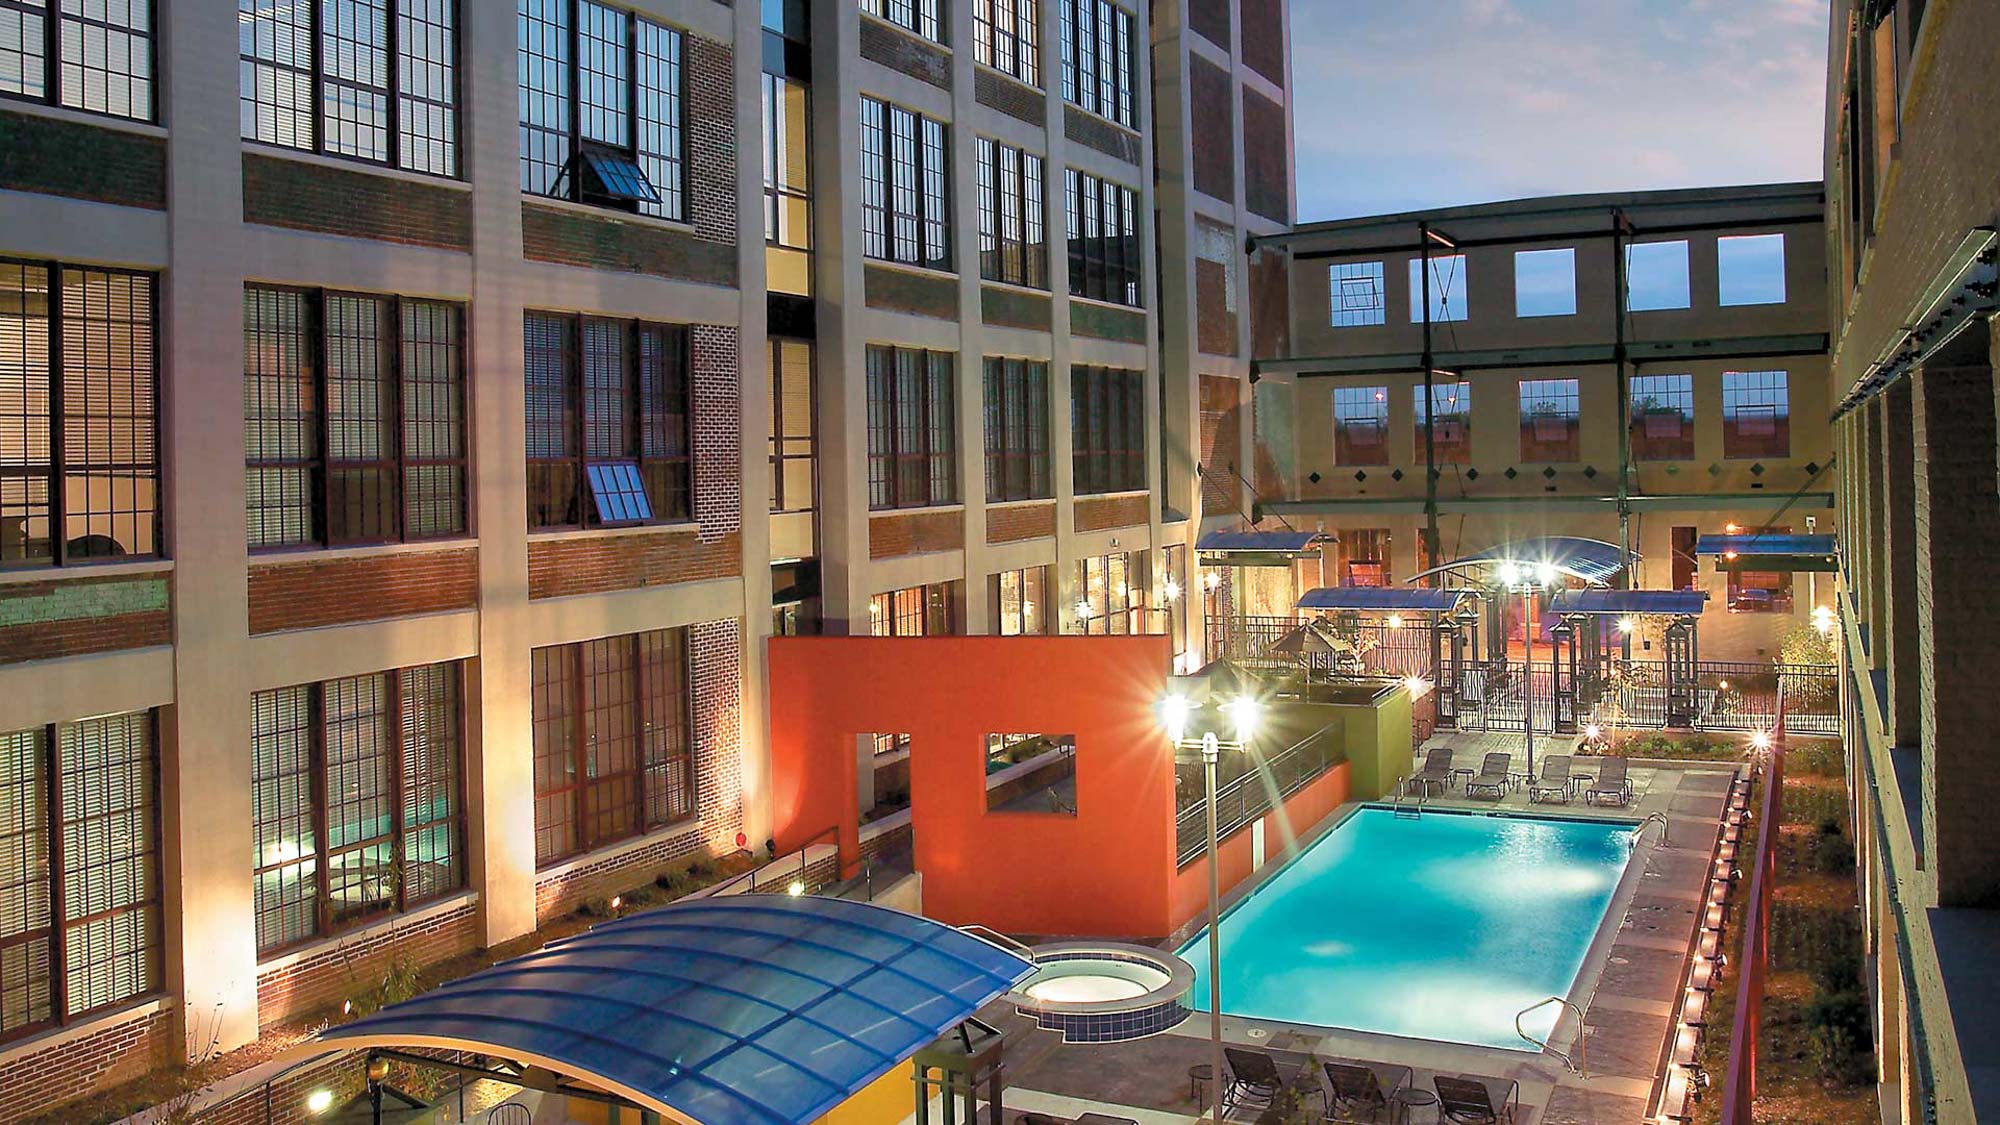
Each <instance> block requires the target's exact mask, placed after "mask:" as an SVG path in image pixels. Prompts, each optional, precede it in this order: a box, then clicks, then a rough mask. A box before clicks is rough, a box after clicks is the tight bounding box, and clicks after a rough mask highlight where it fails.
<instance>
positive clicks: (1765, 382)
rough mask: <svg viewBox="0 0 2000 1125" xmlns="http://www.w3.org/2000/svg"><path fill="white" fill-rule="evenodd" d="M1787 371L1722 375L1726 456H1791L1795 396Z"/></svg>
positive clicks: (1723, 439)
mask: <svg viewBox="0 0 2000 1125" xmlns="http://www.w3.org/2000/svg"><path fill="white" fill-rule="evenodd" d="M1786 383H1787V380H1786V378H1785V373H1784V372H1783V371H1725V372H1723V375H1722V455H1723V456H1724V457H1742V458H1748V457H1788V456H1790V455H1791V451H1792V399H1791V391H1790V388H1789V387H1788V386H1787V385H1786Z"/></svg>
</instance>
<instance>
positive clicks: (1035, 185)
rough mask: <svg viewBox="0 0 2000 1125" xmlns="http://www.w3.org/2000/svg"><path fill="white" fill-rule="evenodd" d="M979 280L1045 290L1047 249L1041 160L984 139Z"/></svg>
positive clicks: (981, 145)
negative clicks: (1043, 216)
mask: <svg viewBox="0 0 2000 1125" xmlns="http://www.w3.org/2000/svg"><path fill="white" fill-rule="evenodd" d="M976 150H977V152H978V156H979V175H978V188H979V276H980V277H981V278H984V279H985V280H987V281H1004V282H1007V283H1009V284H1012V285H1026V286H1030V287H1032V288H1035V289H1046V288H1048V285H1049V273H1048V244H1047V242H1046V240H1045V232H1044V229H1043V221H1042V199H1043V194H1042V192H1043V188H1042V167H1043V161H1042V158H1041V157H1039V156H1036V155H1035V154H1033V153H1030V152H1023V151H1022V150H1020V149H1017V148H1009V147H1008V146H1006V145H1003V144H1000V143H998V142H997V141H994V140H993V139H991V138H989V137H980V138H979V140H978V144H977V146H976Z"/></svg>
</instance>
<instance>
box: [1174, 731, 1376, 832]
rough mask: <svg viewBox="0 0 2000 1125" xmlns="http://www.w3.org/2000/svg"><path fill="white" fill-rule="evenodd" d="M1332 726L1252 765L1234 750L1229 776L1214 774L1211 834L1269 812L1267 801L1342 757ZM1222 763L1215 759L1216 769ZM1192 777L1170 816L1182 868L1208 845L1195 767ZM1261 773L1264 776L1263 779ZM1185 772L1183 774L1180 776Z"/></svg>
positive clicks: (1285, 793)
mask: <svg viewBox="0 0 2000 1125" xmlns="http://www.w3.org/2000/svg"><path fill="white" fill-rule="evenodd" d="M1333 730H1334V728H1333V727H1332V726H1325V727H1321V728H1320V729H1319V730H1317V731H1314V732H1313V733H1312V734H1309V735H1307V736H1306V737H1305V738H1303V739H1300V740H1299V741H1298V742H1297V743H1294V744H1293V745H1292V746H1290V747H1288V748H1286V749H1284V750H1281V751H1279V752H1278V753H1276V754H1273V755H1271V756H1270V757H1268V758H1265V759H1263V760H1262V766H1263V768H1262V769H1261V770H1260V769H1259V768H1258V759H1257V756H1256V755H1255V754H1254V753H1238V754H1235V755H1233V757H1235V758H1236V759H1237V762H1236V763H1235V764H1236V768H1237V772H1236V774H1235V776H1234V777H1218V779H1217V781H1216V790H1215V834H1216V839H1217V840H1226V839H1228V838H1229V837H1230V836H1231V835H1233V834H1234V833H1235V832H1237V831H1238V830H1239V829H1241V828H1242V827H1243V826H1244V825H1246V824H1248V823H1250V822H1251V821H1253V820H1255V819H1257V818H1258V817H1260V816H1263V815H1264V814H1265V813H1267V812H1269V811H1270V810H1271V808H1272V806H1273V805H1275V804H1276V803H1278V802H1280V801H1283V800H1284V799H1285V798H1286V797H1289V796H1291V795H1292V794H1293V793H1296V792H1298V791H1299V790H1300V789H1303V788H1304V787H1305V786H1306V785H1307V784H1308V783H1309V782H1311V781H1312V780H1313V779H1314V778H1316V777H1318V776H1320V775H1321V774H1323V773H1325V772H1326V771H1327V770H1329V769H1332V768H1333V767H1334V766H1336V765H1339V764H1340V763H1341V762H1344V761H1346V760H1347V756H1346V755H1345V754H1343V753H1341V752H1340V750H1339V749H1337V748H1336V746H1335V739H1334V738H1333V736H1332V732H1333ZM1221 769H1222V765H1221V764H1220V763H1218V765H1217V770H1218V772H1220V770H1221ZM1188 773H1191V774H1192V775H1193V777H1192V780H1193V786H1194V788H1193V792H1192V795H1191V797H1190V798H1189V799H1186V800H1184V801H1182V802H1181V806H1180V809H1179V811H1178V812H1177V813H1176V814H1175V816H1174V836H1175V839H1176V841H1177V846H1178V853H1179V854H1178V856H1177V859H1178V864H1179V866H1181V867H1186V866H1187V865H1188V864H1189V863H1191V862H1193V861H1194V859H1195V858H1196V857H1198V856H1200V855H1201V853H1202V849H1203V848H1204V847H1206V846H1207V844H1208V816H1207V811H1206V810H1207V807H1208V804H1207V801H1206V800H1204V794H1203V793H1202V792H1201V789H1202V788H1205V783H1204V782H1203V781H1202V779H1201V767H1200V766H1199V765H1197V766H1195V767H1194V768H1193V770H1191V771H1188ZM1266 774H1268V775H1269V777H1268V780H1267V778H1266V776H1265V775H1266ZM1183 776H1184V777H1185V776H1187V774H1183Z"/></svg>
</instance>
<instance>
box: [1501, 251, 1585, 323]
mask: <svg viewBox="0 0 2000 1125" xmlns="http://www.w3.org/2000/svg"><path fill="white" fill-rule="evenodd" d="M1514 315H1515V316H1518V317H1534V316H1574V315H1576V251H1575V250H1573V249H1571V248H1569V247H1567V246H1565V247H1562V248H1561V249H1558V250H1520V251H1516V252H1515V254H1514Z"/></svg>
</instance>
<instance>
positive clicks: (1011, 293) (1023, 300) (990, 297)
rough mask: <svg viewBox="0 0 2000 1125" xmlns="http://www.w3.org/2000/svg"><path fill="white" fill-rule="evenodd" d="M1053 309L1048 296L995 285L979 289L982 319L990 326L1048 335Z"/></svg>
mask: <svg viewBox="0 0 2000 1125" xmlns="http://www.w3.org/2000/svg"><path fill="white" fill-rule="evenodd" d="M1053 308H1054V306H1053V305H1052V304H1051V302H1050V301H1049V298H1048V295H1047V294H1044V293H1022V292H1020V291H1018V290H1014V289H1003V288H1001V287H999V286H995V285H988V286H984V287H982V288H981V289H980V290H979V312H980V319H982V320H984V321H985V322H986V323H988V324H998V325H1004V326H1006V327H1008V328H1032V329H1034V330H1036V331H1038V332H1047V331H1048V330H1049V321H1050V314H1051V310H1052V309H1053Z"/></svg>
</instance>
